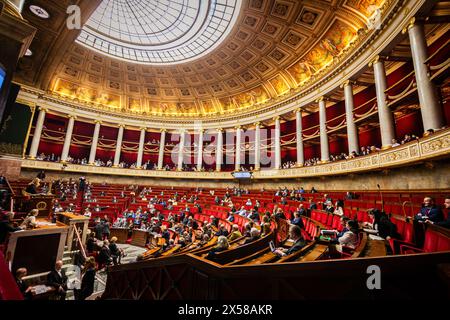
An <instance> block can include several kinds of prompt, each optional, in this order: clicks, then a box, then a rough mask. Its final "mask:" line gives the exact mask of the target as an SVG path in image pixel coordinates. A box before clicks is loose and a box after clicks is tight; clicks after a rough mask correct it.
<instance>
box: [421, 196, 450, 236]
mask: <svg viewBox="0 0 450 320" xmlns="http://www.w3.org/2000/svg"><path fill="white" fill-rule="evenodd" d="M444 210H445V213H446V214H447V218H446V219H445V220H442V221H438V222H434V221H432V220H430V219H427V220H426V221H425V222H426V223H428V224H434V225H436V226H439V227H443V228H447V229H450V212H449V211H450V196H448V197H445V200H444Z"/></svg>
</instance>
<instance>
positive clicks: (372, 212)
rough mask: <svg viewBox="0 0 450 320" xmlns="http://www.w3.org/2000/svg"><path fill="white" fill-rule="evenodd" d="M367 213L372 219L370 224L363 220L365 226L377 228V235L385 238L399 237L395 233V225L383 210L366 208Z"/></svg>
mask: <svg viewBox="0 0 450 320" xmlns="http://www.w3.org/2000/svg"><path fill="white" fill-rule="evenodd" d="M367 213H368V214H369V217H370V219H372V221H373V223H372V224H371V223H368V222H365V223H364V226H365V227H369V228H371V229H373V230H377V231H378V233H377V235H378V236H380V237H382V238H384V239H386V240H390V239H392V238H399V235H398V234H397V226H396V225H395V224H394V223H392V222H391V221H390V220H389V218H388V216H387V215H386V214H385V213H384V212H381V211H380V210H378V209H373V208H372V209H368V210H367Z"/></svg>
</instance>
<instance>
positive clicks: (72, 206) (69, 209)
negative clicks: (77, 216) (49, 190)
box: [66, 203, 76, 212]
mask: <svg viewBox="0 0 450 320" xmlns="http://www.w3.org/2000/svg"><path fill="white" fill-rule="evenodd" d="M75 209H76V207H75V205H74V204H73V203H69V205H68V206H67V208H66V212H75Z"/></svg>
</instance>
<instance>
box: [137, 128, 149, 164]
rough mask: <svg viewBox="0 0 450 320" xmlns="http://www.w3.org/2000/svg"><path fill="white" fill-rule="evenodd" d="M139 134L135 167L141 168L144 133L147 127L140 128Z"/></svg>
mask: <svg viewBox="0 0 450 320" xmlns="http://www.w3.org/2000/svg"><path fill="white" fill-rule="evenodd" d="M140 130H141V135H140V137H139V150H138V155H137V161H136V168H137V169H141V168H142V158H143V157H144V144H145V134H146V133H147V128H140Z"/></svg>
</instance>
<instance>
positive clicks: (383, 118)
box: [369, 56, 395, 149]
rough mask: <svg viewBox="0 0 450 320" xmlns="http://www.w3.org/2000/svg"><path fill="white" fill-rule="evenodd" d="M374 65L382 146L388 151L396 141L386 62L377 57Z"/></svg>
mask: <svg viewBox="0 0 450 320" xmlns="http://www.w3.org/2000/svg"><path fill="white" fill-rule="evenodd" d="M371 65H373V71H374V76H375V90H376V92H377V106H378V118H379V122H380V132H381V144H382V146H381V147H382V148H383V149H386V148H389V147H390V146H392V140H393V139H395V127H394V116H393V114H392V112H391V110H390V109H389V108H388V106H387V102H386V93H385V91H386V89H387V81H386V70H385V68H384V60H383V59H382V58H381V57H380V56H376V57H375V59H374V61H372V62H371V63H370V64H369V66H371Z"/></svg>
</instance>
